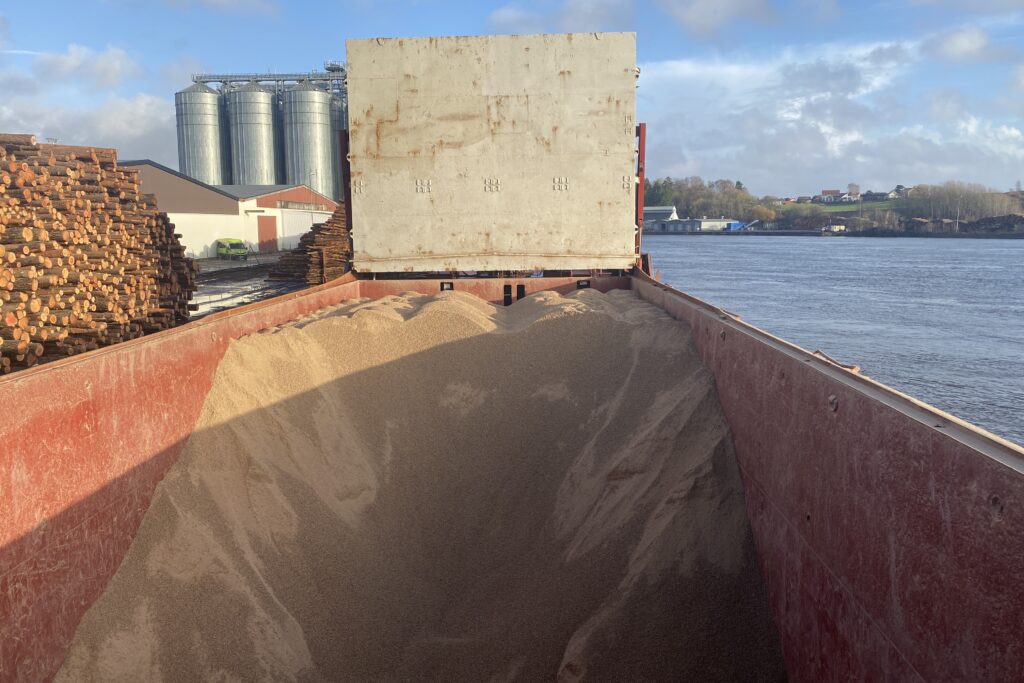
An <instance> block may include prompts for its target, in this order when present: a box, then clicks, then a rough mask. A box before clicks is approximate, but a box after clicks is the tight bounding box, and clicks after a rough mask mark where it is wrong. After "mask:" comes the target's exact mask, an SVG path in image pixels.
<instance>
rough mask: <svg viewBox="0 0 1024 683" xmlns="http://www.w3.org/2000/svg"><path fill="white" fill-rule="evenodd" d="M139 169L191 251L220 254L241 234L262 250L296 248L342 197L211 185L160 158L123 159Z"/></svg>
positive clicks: (302, 189) (300, 189)
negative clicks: (225, 242)
mask: <svg viewBox="0 0 1024 683" xmlns="http://www.w3.org/2000/svg"><path fill="white" fill-rule="evenodd" d="M120 166H121V167H124V168H131V169H136V170H137V171H138V174H139V175H138V177H139V183H140V186H141V190H142V192H144V193H146V194H151V195H155V196H156V198H157V201H158V202H159V205H160V208H161V210H163V211H164V212H166V213H167V216H168V218H169V219H170V220H171V222H172V223H173V224H174V227H175V229H176V231H177V232H178V233H179V234H180V235H181V237H180V240H181V244H182V245H184V247H185V253H186V255H188V256H190V257H192V258H199V259H206V258H215V257H216V256H217V253H216V251H217V248H216V243H217V240H219V239H222V238H237V239H241V240H243V241H245V243H246V244H248V245H251V246H252V247H253V248H254V250H255V251H257V252H260V253H268V252H276V251H282V250H286V249H294V248H295V247H296V246H298V242H299V238H300V237H301V236H302V235H303V234H304V233H305V232H307V231H308V230H309V229H310V228H311V227H312V226H313V225H314V224H316V223H322V222H323V221H326V220H327V219H328V218H330V216H331V214H332V213H333V212H334V210H335V209H336V208H337V206H338V205H337V202H335V201H334V200H333V199H331V198H330V197H325V196H324V195H322V194H320V193H319V192H316V191H314V190H312V189H310V188H309V187H306V186H305V185H287V184H285V185H218V186H214V185H207V184H206V183H203V182H200V181H199V180H195V179H193V178H189V177H188V176H185V175H184V174H182V173H178V172H177V171H175V170H173V169H170V168H167V167H166V166H163V165H161V164H158V163H156V162H155V161H150V160H148V159H143V160H140V161H122V162H120Z"/></svg>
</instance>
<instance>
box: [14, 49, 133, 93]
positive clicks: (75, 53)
mask: <svg viewBox="0 0 1024 683" xmlns="http://www.w3.org/2000/svg"><path fill="white" fill-rule="evenodd" d="M33 70H34V71H35V73H36V75H37V76H38V77H39V78H42V79H46V80H55V81H61V80H63V81H68V80H85V81H88V82H90V83H91V84H93V85H96V86H98V87H101V88H110V87H114V86H116V85H119V84H120V83H122V82H123V81H125V80H127V79H129V78H133V77H135V76H138V75H140V74H141V73H142V69H141V68H140V67H139V65H138V64H136V63H135V62H134V61H133V60H132V59H131V57H129V56H128V53H127V52H125V51H124V50H122V49H121V48H119V47H108V48H107V49H106V50H104V51H103V52H96V51H95V50H93V49H92V48H89V47H85V46H83V45H76V44H74V43H72V44H71V45H68V48H67V50H66V51H65V52H63V53H59V54H58V53H52V52H46V53H41V54H39V55H38V56H37V57H36V59H35V63H34V64H33Z"/></svg>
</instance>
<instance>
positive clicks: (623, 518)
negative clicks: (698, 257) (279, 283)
mask: <svg viewBox="0 0 1024 683" xmlns="http://www.w3.org/2000/svg"><path fill="white" fill-rule="evenodd" d="M784 675H785V674H784V669H783V665H782V661H781V657H780V654H779V648H778V644H777V637H776V634H775V631H774V627H773V626H772V622H771V618H770V615H769V610H768V607H767V604H766V597H765V591H764V588H763V585H762V582H761V577H760V574H759V572H758V569H757V563H756V559H755V553H754V549H753V545H752V541H751V532H750V529H749V526H748V523H747V518H746V514H745V505H744V497H743V489H742V487H741V483H740V477H739V472H738V470H737V466H736V463H735V461H734V456H733V452H732V448H731V445H730V439H729V434H728V428H727V426H726V422H725V420H724V418H723V415H722V412H721V409H720V407H719V405H718V399H717V396H716V393H715V389H714V383H713V379H712V376H711V374H710V372H709V371H708V369H707V368H705V367H704V366H703V365H702V363H701V362H700V360H699V358H698V357H697V355H696V353H695V352H694V350H693V345H692V340H691V339H690V334H689V330H688V328H687V327H686V326H685V325H684V324H683V323H680V322H677V321H675V320H673V319H671V318H670V317H669V316H668V315H666V314H665V313H664V312H663V311H661V310H660V309H657V308H655V307H653V306H650V305H648V304H645V303H642V302H640V301H639V300H638V299H637V298H636V297H635V295H634V294H633V293H631V292H628V291H616V292H613V293H610V294H607V295H604V294H600V293H598V292H596V291H594V290H581V291H579V292H577V293H575V294H572V295H570V296H564V297H563V296H561V295H559V294H557V293H554V292H544V293H540V294H536V295H533V296H531V297H528V298H526V299H523V300H521V301H519V302H517V303H516V304H514V305H513V306H510V307H507V308H505V307H495V306H493V305H491V304H488V303H485V302H483V301H481V300H479V299H476V298H474V297H472V296H469V295H467V294H464V293H456V292H451V293H443V294H439V295H436V296H423V295H415V294H407V295H403V296H395V297H387V298H384V299H380V300H378V301H366V300H359V301H355V302H351V303H347V304H343V305H341V306H338V307H334V308H331V309H324V310H322V311H319V312H318V313H317V314H315V315H314V316H311V317H307V318H305V319H300V320H298V321H296V322H295V323H292V324H289V325H287V326H284V327H281V328H278V329H275V330H271V331H268V332H267V333H264V334H258V335H253V336H250V337H246V338H243V339H241V340H238V341H236V342H234V343H233V344H232V345H231V347H230V348H229V349H228V351H227V354H226V355H225V357H224V359H223V361H222V362H221V364H220V366H219V367H218V369H217V374H216V377H215V380H214V385H213V388H212V390H211V391H210V393H209V395H208V397H207V399H206V403H205V405H204V407H203V411H202V414H201V416H200V419H199V422H198V424H197V425H196V428H195V431H194V433H193V434H192V436H191V437H190V439H189V441H188V443H187V444H186V446H185V449H184V452H183V454H182V455H181V457H180V459H179V460H178V462H177V463H176V464H175V465H174V466H173V467H172V469H171V470H170V472H169V473H168V475H167V476H166V478H165V479H164V480H163V481H162V483H161V484H160V485H159V487H158V488H157V491H156V494H155V496H154V498H153V502H152V505H151V507H150V509H149V510H148V512H147V513H146V516H145V518H144V520H143V522H142V525H141V527H140V529H139V532H138V534H137V536H136V538H135V540H134V542H133V545H132V546H131V548H130V549H129V552H128V554H127V556H126V557H125V560H124V562H123V564H122V565H121V567H120V568H119V570H118V572H117V574H116V576H115V577H114V578H113V580H112V581H111V582H110V584H109V585H108V587H107V589H106V591H105V592H104V594H103V595H102V597H101V598H100V599H99V600H98V601H97V602H96V603H95V604H94V605H93V606H92V608H91V609H90V610H89V612H88V613H87V614H86V616H85V617H84V619H83V621H82V622H81V624H80V626H79V628H78V630H77V633H76V635H75V638H74V643H73V644H72V646H71V650H70V653H69V655H68V657H67V659H66V661H65V663H64V666H63V669H62V670H61V672H60V674H59V675H58V680H61V681H81V680H201V679H202V680H473V681H486V680H553V679H555V678H556V677H557V678H558V679H559V680H563V681H572V680H579V679H584V678H586V679H591V680H700V681H714V680H719V681H735V680H744V681H754V680H764V681H777V680H782V679H783V678H784Z"/></svg>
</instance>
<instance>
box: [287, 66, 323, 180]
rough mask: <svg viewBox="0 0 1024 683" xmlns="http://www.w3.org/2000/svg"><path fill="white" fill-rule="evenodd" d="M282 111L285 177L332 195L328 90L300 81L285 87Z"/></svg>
mask: <svg viewBox="0 0 1024 683" xmlns="http://www.w3.org/2000/svg"><path fill="white" fill-rule="evenodd" d="M282 111H283V118H284V158H285V164H284V167H285V181H286V182H288V183H302V184H305V185H309V186H310V187H311V188H313V189H314V190H316V191H317V192H319V193H321V194H323V195H324V196H327V197H331V196H333V195H334V169H333V167H332V159H331V95H330V93H328V92H327V91H326V90H321V89H320V88H317V87H316V86H314V85H313V84H312V83H310V82H309V81H303V82H302V83H299V84H298V85H296V86H295V87H293V88H290V89H289V90H286V91H285V93H284V97H283V99H282Z"/></svg>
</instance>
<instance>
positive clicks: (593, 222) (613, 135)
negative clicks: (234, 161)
mask: <svg viewBox="0 0 1024 683" xmlns="http://www.w3.org/2000/svg"><path fill="white" fill-rule="evenodd" d="M347 52H348V55H347V61H348V69H349V71H348V96H349V131H350V149H351V161H352V216H353V243H354V248H355V259H354V261H355V268H356V270H358V271H360V272H401V271H438V270H442V271H451V270H487V271H495V270H516V271H523V270H537V269H545V270H562V269H574V268H575V269H584V268H629V267H631V266H632V264H633V262H634V260H635V255H634V245H635V231H636V226H635V221H634V191H635V187H634V176H635V168H634V164H635V150H634V148H635V142H634V137H635V126H636V123H635V111H636V68H635V67H636V36H635V34H633V33H574V34H561V35H534V36H481V37H457V38H394V39H383V38H381V39H372V40H349V41H348V42H347Z"/></svg>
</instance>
